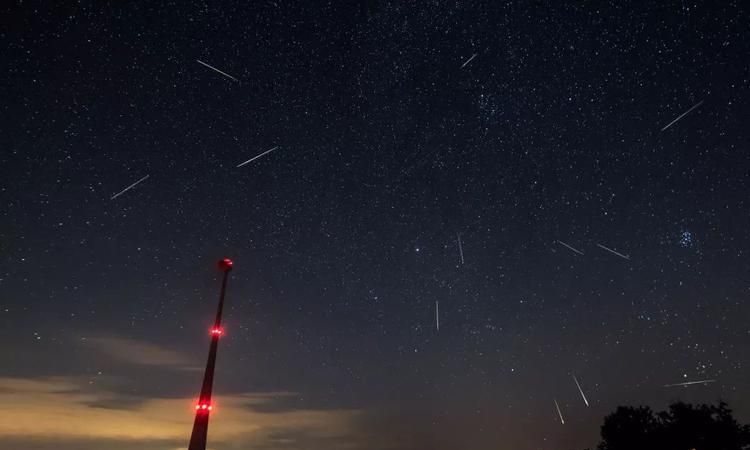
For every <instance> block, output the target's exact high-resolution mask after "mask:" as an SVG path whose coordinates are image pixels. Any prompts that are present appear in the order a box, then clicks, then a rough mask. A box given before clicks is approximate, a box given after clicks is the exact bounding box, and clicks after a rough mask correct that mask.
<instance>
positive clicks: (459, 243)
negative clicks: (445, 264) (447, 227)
mask: <svg viewBox="0 0 750 450" xmlns="http://www.w3.org/2000/svg"><path fill="white" fill-rule="evenodd" d="M456 237H457V238H458V254H459V255H460V256H461V264H463V263H464V246H463V245H461V233H456Z"/></svg>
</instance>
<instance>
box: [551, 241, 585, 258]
mask: <svg viewBox="0 0 750 450" xmlns="http://www.w3.org/2000/svg"><path fill="white" fill-rule="evenodd" d="M557 243H558V244H560V245H564V246H565V247H567V248H569V249H570V250H573V251H574V252H576V253H578V254H579V255H583V252H582V251H580V250H576V249H575V248H573V247H571V246H570V245H568V244H566V243H565V242H563V241H561V240H559V239H558V240H557Z"/></svg>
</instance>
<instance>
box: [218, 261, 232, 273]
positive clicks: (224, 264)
mask: <svg viewBox="0 0 750 450" xmlns="http://www.w3.org/2000/svg"><path fill="white" fill-rule="evenodd" d="M233 265H234V263H233V262H232V260H231V259H229V258H224V259H222V260H221V261H219V270H221V271H222V272H229V271H230V270H232V266H233Z"/></svg>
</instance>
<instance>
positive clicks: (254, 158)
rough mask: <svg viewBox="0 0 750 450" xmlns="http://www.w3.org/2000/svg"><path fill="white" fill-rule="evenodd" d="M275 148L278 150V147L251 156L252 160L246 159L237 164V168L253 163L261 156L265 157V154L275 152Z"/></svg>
mask: <svg viewBox="0 0 750 450" xmlns="http://www.w3.org/2000/svg"><path fill="white" fill-rule="evenodd" d="M277 148H279V146H278V145H277V146H276V147H274V148H272V149H271V150H266V151H265V152H263V153H261V154H260V155H256V156H253V157H252V158H250V159H248V160H247V161H245V162H243V163H240V164H238V165H237V167H242V166H244V165H245V164H249V163H251V162H253V161H255V160H256V159H258V158H260V157H261V156H263V155H267V154H269V153H271V152H272V151H274V150H276V149H277Z"/></svg>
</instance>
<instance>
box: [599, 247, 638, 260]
mask: <svg viewBox="0 0 750 450" xmlns="http://www.w3.org/2000/svg"><path fill="white" fill-rule="evenodd" d="M596 245H597V247H599V248H603V249H604V250H606V251H608V252H610V253H614V254H615V255H617V256H619V257H620V258H624V259H627V260H628V261H630V256H628V255H623V254H622V253H618V252H616V251H614V250H612V249H611V248H608V247H605V246H603V245H602V244H596Z"/></svg>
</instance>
